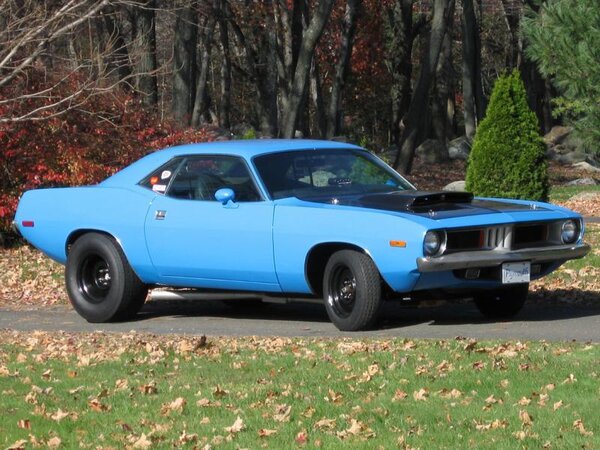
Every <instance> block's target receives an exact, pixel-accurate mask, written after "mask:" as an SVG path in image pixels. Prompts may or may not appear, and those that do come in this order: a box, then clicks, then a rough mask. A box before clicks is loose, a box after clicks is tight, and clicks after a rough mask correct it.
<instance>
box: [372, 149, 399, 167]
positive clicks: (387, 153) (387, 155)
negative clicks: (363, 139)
mask: <svg viewBox="0 0 600 450" xmlns="http://www.w3.org/2000/svg"><path fill="white" fill-rule="evenodd" d="M396 153H398V147H396V146H395V145H392V146H390V147H389V148H388V149H387V150H384V151H383V152H381V153H379V154H377V156H379V157H380V158H381V159H383V160H384V161H385V162H386V163H387V164H389V165H392V164H393V163H394V159H395V158H396Z"/></svg>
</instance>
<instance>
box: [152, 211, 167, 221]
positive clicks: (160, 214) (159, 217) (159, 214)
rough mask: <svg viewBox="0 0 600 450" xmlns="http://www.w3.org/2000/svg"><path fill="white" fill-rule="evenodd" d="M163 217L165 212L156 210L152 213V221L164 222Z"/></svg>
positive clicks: (165, 215) (165, 214)
mask: <svg viewBox="0 0 600 450" xmlns="http://www.w3.org/2000/svg"><path fill="white" fill-rule="evenodd" d="M165 217H167V212H166V211H165V210H162V209H158V210H156V212H155V213H154V219H156V220H165Z"/></svg>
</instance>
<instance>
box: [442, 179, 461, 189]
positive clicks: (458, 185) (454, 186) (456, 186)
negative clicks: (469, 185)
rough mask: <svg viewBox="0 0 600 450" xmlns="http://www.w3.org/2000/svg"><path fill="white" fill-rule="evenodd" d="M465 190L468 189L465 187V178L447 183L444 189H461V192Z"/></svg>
mask: <svg viewBox="0 0 600 450" xmlns="http://www.w3.org/2000/svg"><path fill="white" fill-rule="evenodd" d="M465 190H466V187H465V182H464V180H460V181H453V182H452V183H450V184H447V185H446V186H444V191H460V192H463V191H465Z"/></svg>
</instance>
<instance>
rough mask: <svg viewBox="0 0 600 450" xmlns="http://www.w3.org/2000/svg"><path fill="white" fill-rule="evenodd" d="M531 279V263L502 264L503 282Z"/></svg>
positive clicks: (519, 281)
mask: <svg viewBox="0 0 600 450" xmlns="http://www.w3.org/2000/svg"><path fill="white" fill-rule="evenodd" d="M530 279H531V263H530V262H529V261H527V262H517V263H504V264H502V283H503V284H514V283H529V280H530Z"/></svg>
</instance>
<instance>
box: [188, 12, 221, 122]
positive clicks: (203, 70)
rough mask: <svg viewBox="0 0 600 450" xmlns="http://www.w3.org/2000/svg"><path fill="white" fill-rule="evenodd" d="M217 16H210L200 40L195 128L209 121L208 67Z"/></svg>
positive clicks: (194, 112)
mask: <svg viewBox="0 0 600 450" xmlns="http://www.w3.org/2000/svg"><path fill="white" fill-rule="evenodd" d="M215 23H216V22H215V15H214V14H210V15H209V17H208V19H207V20H206V22H205V23H204V27H203V29H204V33H203V34H202V37H201V39H200V49H199V53H200V57H199V58H198V64H197V66H198V80H197V81H196V96H195V98H194V108H193V112H192V122H191V125H192V126H193V127H199V126H200V125H201V124H202V123H203V121H208V120H209V118H208V108H209V104H210V99H209V96H208V67H209V65H210V54H211V51H212V42H213V33H214V29H215Z"/></svg>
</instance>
